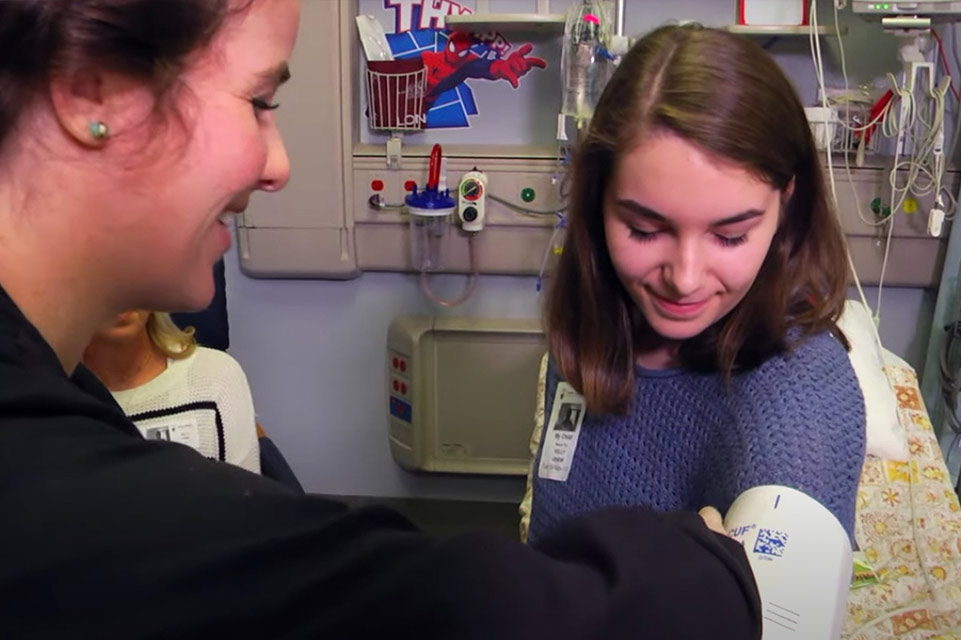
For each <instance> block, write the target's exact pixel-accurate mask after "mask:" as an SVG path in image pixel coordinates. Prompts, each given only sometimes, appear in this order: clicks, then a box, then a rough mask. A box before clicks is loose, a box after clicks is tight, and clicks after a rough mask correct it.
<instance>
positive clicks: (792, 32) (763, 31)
mask: <svg viewBox="0 0 961 640" xmlns="http://www.w3.org/2000/svg"><path fill="white" fill-rule="evenodd" d="M724 28H725V29H727V30H728V31H730V32H731V33H739V34H741V35H744V36H771V37H774V36H809V35H811V31H812V28H811V27H810V26H808V25H798V26H793V27H790V26H785V25H771V26H760V25H744V24H731V25H728V26H726V27H724ZM817 32H818V35H822V36H833V35H835V34H837V30H836V29H835V28H834V26H833V25H818V31H817ZM847 32H848V30H847V27H841V35H844V34H846V33H847Z"/></svg>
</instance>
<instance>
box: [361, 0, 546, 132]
mask: <svg viewBox="0 0 961 640" xmlns="http://www.w3.org/2000/svg"><path fill="white" fill-rule="evenodd" d="M365 8H366V9H368V10H371V9H374V8H376V9H378V11H377V17H378V19H379V20H380V22H381V24H382V26H383V27H384V31H385V32H386V34H387V41H388V44H389V45H390V49H391V52H392V54H393V56H394V58H395V59H405V58H420V59H421V60H422V61H423V63H424V67H425V69H426V72H427V78H426V86H425V93H424V103H425V110H426V123H425V127H424V128H425V129H435V130H437V129H458V128H470V127H471V126H472V120H474V119H476V117H477V116H479V115H480V108H479V105H478V100H477V99H476V96H475V91H476V90H478V89H481V87H482V85H483V84H484V83H504V85H505V86H509V87H510V88H511V89H514V90H516V89H519V88H520V87H521V86H522V84H523V83H525V82H527V81H529V79H530V77H531V76H532V74H535V73H538V72H540V73H543V72H544V70H546V69H547V68H548V61H547V60H545V59H544V58H543V57H539V56H537V55H534V46H535V45H534V43H532V42H527V41H517V42H514V41H512V40H511V39H509V38H508V37H507V36H505V35H504V34H502V33H488V34H469V33H466V32H454V31H451V30H450V29H448V28H447V24H446V17H447V16H448V15H461V14H466V13H472V12H473V9H472V8H471V7H470V6H467V4H466V3H465V2H458V1H456V0H368V1H367V2H365V3H362V5H361V12H363V11H364V9H365ZM551 71H552V72H553V73H556V69H552V70H551Z"/></svg>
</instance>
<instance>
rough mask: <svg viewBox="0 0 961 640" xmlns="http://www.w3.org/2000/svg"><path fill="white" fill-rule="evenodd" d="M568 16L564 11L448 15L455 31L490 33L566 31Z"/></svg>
mask: <svg viewBox="0 0 961 640" xmlns="http://www.w3.org/2000/svg"><path fill="white" fill-rule="evenodd" d="M566 21H567V16H565V15H564V14H563V13H551V14H543V13H467V14H462V15H456V16H447V17H446V22H447V26H448V27H450V28H451V30H453V31H470V32H473V33H489V32H492V31H528V32H530V31H538V32H542V33H557V34H560V33H564V25H565V23H566Z"/></svg>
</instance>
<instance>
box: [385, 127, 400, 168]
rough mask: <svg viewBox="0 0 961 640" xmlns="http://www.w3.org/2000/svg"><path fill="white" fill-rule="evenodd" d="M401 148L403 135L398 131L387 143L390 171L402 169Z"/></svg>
mask: <svg viewBox="0 0 961 640" xmlns="http://www.w3.org/2000/svg"><path fill="white" fill-rule="evenodd" d="M401 146H402V144H401V134H400V133H398V132H396V131H395V132H393V133H391V135H390V140H388V141H387V168H388V169H400V161H401V158H402V157H403V154H402V151H401Z"/></svg>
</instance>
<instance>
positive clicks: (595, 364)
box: [545, 26, 848, 413]
mask: <svg viewBox="0 0 961 640" xmlns="http://www.w3.org/2000/svg"><path fill="white" fill-rule="evenodd" d="M664 131H666V132H671V133H672V134H674V135H677V136H680V137H681V138H682V139H684V140H686V141H688V142H691V143H693V144H695V145H696V146H698V147H699V148H700V149H702V150H704V151H706V152H707V153H708V154H709V155H713V156H715V157H717V158H720V159H724V160H727V161H733V162H734V163H736V164H737V165H738V166H741V167H745V168H747V169H748V170H749V171H750V172H751V173H753V174H755V175H756V176H757V177H758V178H759V179H761V180H763V181H764V182H765V183H767V184H769V185H771V186H772V187H774V188H776V189H778V190H780V191H781V192H782V193H784V192H786V190H787V189H788V186H789V185H790V184H791V181H792V179H793V181H794V185H793V192H792V195H791V196H790V198H789V199H788V200H787V201H786V202H785V204H784V205H783V210H782V216H781V222H780V226H779V228H778V230H777V232H776V234H775V235H774V239H773V240H772V242H771V247H770V249H769V250H768V254H767V256H766V257H765V259H764V262H763V264H762V265H761V269H760V272H759V273H758V276H757V278H756V279H755V282H754V284H753V285H752V287H751V289H750V290H749V291H748V293H747V294H746V295H745V297H744V299H743V300H741V302H740V303H738V305H737V306H736V307H735V308H734V309H733V310H732V311H731V313H729V314H728V315H727V316H725V317H724V318H723V319H721V320H719V321H718V322H716V323H715V324H714V325H713V326H711V327H709V328H708V329H707V330H705V331H704V332H702V333H701V334H700V335H698V336H696V337H694V338H690V339H688V340H686V341H684V343H683V344H682V345H681V347H680V350H679V357H680V360H681V363H682V365H683V366H685V367H687V368H689V369H693V370H696V371H714V372H721V373H722V374H723V375H724V377H725V379H730V376H731V375H732V373H733V372H734V371H737V370H740V369H745V368H750V367H753V366H756V365H757V364H760V363H761V362H763V361H764V360H766V359H768V358H769V357H771V356H772V355H774V354H776V353H779V352H782V351H784V350H786V349H788V348H790V346H791V344H790V341H789V336H790V337H791V340H794V339H798V340H799V339H802V338H803V337H804V336H807V335H810V334H812V333H817V332H822V331H827V330H830V331H832V332H834V333H835V334H836V335H838V336H839V338H840V339H841V340H842V342H844V343H845V344H846V341H845V339H844V337H843V335H841V333H840V331H839V330H838V328H837V325H836V321H837V319H838V317H839V316H840V314H841V310H842V309H843V305H844V298H845V294H846V288H847V283H848V281H847V275H846V274H847V247H846V244H845V241H844V235H843V232H842V229H841V225H840V223H839V221H838V219H837V217H836V216H835V214H834V211H833V209H832V207H831V205H830V203H829V200H828V196H827V192H826V189H825V183H824V176H823V174H822V170H821V165H820V159H819V157H818V153H817V149H816V147H815V145H814V139H813V137H812V134H811V130H810V127H809V125H808V122H807V118H806V117H805V114H804V109H803V107H802V106H801V103H800V101H799V100H798V97H797V95H796V94H795V91H794V88H793V87H792V85H791V83H790V81H789V80H788V79H787V78H786V77H785V75H784V73H783V72H782V71H781V69H780V68H779V67H778V66H777V64H776V63H775V62H774V61H773V60H772V59H771V58H770V57H769V56H768V55H767V53H766V52H765V51H764V50H763V49H761V48H760V47H759V46H757V45H756V44H755V43H753V42H751V41H749V40H748V39H746V38H742V37H741V36H737V35H733V34H730V33H727V32H724V31H719V30H715V29H707V28H703V27H699V26H683V27H678V26H671V27H662V28H660V29H657V30H655V31H653V32H651V33H650V34H648V35H646V36H645V37H643V38H642V39H641V40H640V41H638V42H637V43H636V44H635V45H634V46H633V47H632V48H631V50H630V51H629V52H628V53H627V54H626V55H625V56H624V59H623V60H622V61H621V63H620V65H619V66H618V68H617V70H616V71H615V72H614V74H613V76H612V78H611V80H610V82H609V83H608V85H607V87H606V88H605V90H604V92H603V94H602V96H601V98H600V100H599V102H598V105H597V109H596V111H595V113H594V116H593V118H592V119H591V123H590V127H589V129H588V131H587V133H586V135H585V137H584V140H583V141H582V142H581V144H580V146H579V147H578V149H577V150H576V151H575V154H574V157H573V159H572V164H571V174H570V176H569V177H570V181H571V199H570V205H569V208H568V213H569V220H568V225H567V226H568V232H567V239H566V241H565V245H564V251H563V254H562V256H561V258H560V262H559V265H558V269H557V272H556V274H555V277H554V282H553V283H552V286H551V291H550V294H549V297H548V300H547V305H546V308H545V316H546V317H545V320H546V324H547V331H548V341H549V345H550V351H551V356H552V357H553V359H554V362H555V363H556V365H557V367H558V368H559V370H560V373H561V375H563V376H564V378H565V379H566V380H567V381H568V382H569V383H570V384H571V385H572V386H574V388H576V389H577V390H578V391H580V392H581V393H582V394H583V395H584V396H585V399H586V400H587V405H588V407H589V408H590V409H591V410H592V411H594V412H597V413H623V412H625V411H627V409H628V408H629V407H630V402H631V397H632V395H633V392H634V371H635V360H636V349H637V345H638V343H639V340H640V339H641V337H642V336H645V335H647V332H648V331H650V328H649V327H648V325H647V323H646V321H645V319H644V317H643V315H642V314H641V312H640V311H639V310H638V308H637V306H636V305H635V303H634V302H633V301H632V300H631V298H630V296H629V295H628V293H627V292H626V291H625V289H624V287H623V286H622V284H621V282H620V280H619V279H618V277H617V275H616V274H615V272H614V268H613V265H612V264H611V259H610V255H609V253H608V249H607V244H606V241H605V237H604V226H603V217H602V212H603V199H604V195H605V192H606V190H607V188H608V185H609V182H610V180H611V177H612V176H613V175H614V173H615V169H616V165H617V162H618V159H619V158H620V156H621V155H622V154H623V153H624V152H625V151H627V150H629V149H631V148H633V147H634V146H635V145H636V144H638V143H639V142H640V143H643V142H642V141H643V139H644V136H646V135H649V134H650V133H651V132H664Z"/></svg>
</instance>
